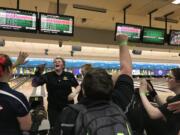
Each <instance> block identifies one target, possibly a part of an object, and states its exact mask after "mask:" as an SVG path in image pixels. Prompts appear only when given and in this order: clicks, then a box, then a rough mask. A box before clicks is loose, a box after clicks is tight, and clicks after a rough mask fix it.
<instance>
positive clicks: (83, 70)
mask: <svg viewBox="0 0 180 135" xmlns="http://www.w3.org/2000/svg"><path fill="white" fill-rule="evenodd" d="M90 70H92V66H91V64H84V65H82V66H81V73H82V74H83V75H85V74H86V73H87V72H89V71H90Z"/></svg>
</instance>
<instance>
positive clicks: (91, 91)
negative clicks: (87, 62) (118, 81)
mask: <svg viewBox="0 0 180 135" xmlns="http://www.w3.org/2000/svg"><path fill="white" fill-rule="evenodd" d="M82 88H83V90H84V93H85V95H86V96H87V97H89V98H91V99H97V100H109V99H110V98H111V94H112V91H113V81H112V78H111V76H110V75H109V74H108V73H107V72H106V71H105V70H104V69H92V70H90V71H89V72H87V73H86V75H85V77H84V79H83V82H82Z"/></svg>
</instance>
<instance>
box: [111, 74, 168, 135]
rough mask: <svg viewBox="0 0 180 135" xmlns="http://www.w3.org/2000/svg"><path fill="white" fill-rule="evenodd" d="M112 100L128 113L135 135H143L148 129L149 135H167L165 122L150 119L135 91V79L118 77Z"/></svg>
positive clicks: (123, 76) (126, 76)
mask: <svg viewBox="0 0 180 135" xmlns="http://www.w3.org/2000/svg"><path fill="white" fill-rule="evenodd" d="M112 100H113V102H114V103H116V104H117V105H119V106H120V107H121V108H122V109H123V111H124V112H126V116H127V118H128V119H129V122H130V124H131V127H132V129H133V130H134V134H138V135H142V134H143V131H144V129H146V131H147V134H148V135H159V134H163V135H167V134H166V130H165V129H166V126H165V124H164V121H162V120H152V119H150V118H149V116H148V114H147V112H146V110H145V109H144V107H143V104H142V102H141V99H140V96H139V92H138V91H134V84H133V79H132V78H131V77H130V76H128V75H120V76H119V77H118V79H117V82H116V84H115V87H114V92H113V94H112ZM129 104H131V106H129Z"/></svg>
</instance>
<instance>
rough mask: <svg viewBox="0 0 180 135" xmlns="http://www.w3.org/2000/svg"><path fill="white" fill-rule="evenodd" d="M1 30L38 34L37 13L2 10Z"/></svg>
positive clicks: (0, 16)
mask: <svg viewBox="0 0 180 135" xmlns="http://www.w3.org/2000/svg"><path fill="white" fill-rule="evenodd" d="M0 29H1V30H13V31H21V32H36V30H37V13H36V12H31V11H25V10H16V9H10V8H0Z"/></svg>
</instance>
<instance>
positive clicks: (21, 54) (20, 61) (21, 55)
mask: <svg viewBox="0 0 180 135" xmlns="http://www.w3.org/2000/svg"><path fill="white" fill-rule="evenodd" d="M28 56H29V55H28V53H26V52H19V55H18V58H17V60H16V62H15V63H14V64H13V67H17V66H18V65H21V64H25V63H26V61H25V60H26V58H27V57H28Z"/></svg>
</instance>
